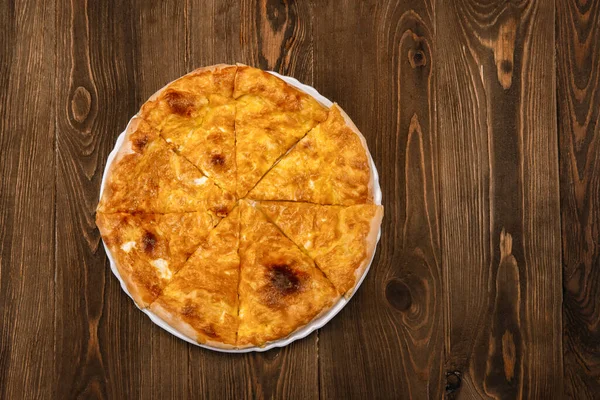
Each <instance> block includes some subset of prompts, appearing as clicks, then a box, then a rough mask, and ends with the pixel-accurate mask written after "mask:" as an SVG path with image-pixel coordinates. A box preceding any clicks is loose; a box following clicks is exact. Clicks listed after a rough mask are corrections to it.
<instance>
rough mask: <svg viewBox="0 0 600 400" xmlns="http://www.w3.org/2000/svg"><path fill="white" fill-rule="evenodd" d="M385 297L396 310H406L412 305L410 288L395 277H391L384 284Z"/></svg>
mask: <svg viewBox="0 0 600 400" xmlns="http://www.w3.org/2000/svg"><path fill="white" fill-rule="evenodd" d="M385 298H386V299H387V301H388V302H389V303H390V305H391V306H392V307H394V308H395V309H396V310H398V311H406V310H408V309H409V308H410V306H411V305H412V296H411V294H410V289H409V288H408V286H406V284H405V283H404V282H402V281H401V280H400V279H397V278H394V279H392V280H391V281H389V282H388V284H387V285H386V287H385Z"/></svg>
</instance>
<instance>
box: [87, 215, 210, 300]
mask: <svg viewBox="0 0 600 400" xmlns="http://www.w3.org/2000/svg"><path fill="white" fill-rule="evenodd" d="M214 223H215V221H214V220H213V218H212V217H211V216H210V215H209V214H208V213H204V212H200V213H180V214H178V213H171V214H164V215H163V214H141V213H138V214H127V213H114V214H103V213H97V214H96V225H97V226H98V228H99V229H100V233H101V234H102V238H103V239H104V242H105V243H106V246H107V247H108V248H109V249H110V252H111V254H112V256H113V258H114V260H115V264H116V266H117V269H118V271H119V275H120V276H121V279H122V280H123V282H125V285H126V287H127V289H128V291H129V293H130V294H131V296H132V297H133V299H134V301H135V302H136V304H137V305H138V306H139V307H140V308H144V307H146V306H147V305H148V304H150V303H151V302H152V301H153V300H154V299H155V298H156V297H157V296H158V295H159V294H160V293H161V291H162V290H163V288H164V287H165V286H166V284H167V283H168V282H169V281H170V280H171V278H172V277H173V275H175V274H176V273H177V272H178V271H179V269H180V268H181V267H182V266H183V264H184V263H185V261H186V260H187V259H188V257H189V256H190V255H191V254H192V253H193V252H194V250H196V248H197V247H198V245H199V244H200V242H201V241H202V240H203V239H204V238H205V237H206V236H207V235H208V233H209V232H210V231H211V230H212V228H213V226H214Z"/></svg>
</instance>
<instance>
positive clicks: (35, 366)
mask: <svg viewBox="0 0 600 400" xmlns="http://www.w3.org/2000/svg"><path fill="white" fill-rule="evenodd" d="M0 7H1V10H0V11H1V12H0V117H1V119H0V135H1V136H0V239H1V244H0V246H1V247H0V399H29V398H44V399H46V398H56V399H69V398H78V397H81V398H111V399H124V398H127V399H137V398H139V399H150V398H156V399H166V398H173V399H184V398H189V399H193V398H194V399H195V398H214V399H221V398H231V399H242V398H277V399H279V398H285V399H291V398H302V399H313V398H326V399H338V398H339V399H352V398H357V399H362V398H373V399H375V398H378V399H379V398H382V399H383V398H390V399H404V398H414V399H439V398H464V399H469V398H492V399H511V398H531V399H559V398H573V399H595V398H600V1H598V0H588V1H582V0H555V1H552V0H528V1H510V2H509V1H484V0H459V1H445V0H402V1H395V0H363V1H358V0H335V1H334V0H324V1H320V0H318V1H317V0H310V1H306V0H304V1H300V0H297V1H293V0H282V1H272V0H243V1H233V0H187V1H176V0H168V1H167V0H165V1H146V0H116V1H111V2H108V1H86V0H81V1H80V0H57V1H47V2H42V1H34V0H2V2H1V6H0ZM236 61H238V62H243V63H247V64H249V65H253V66H257V67H261V68H264V69H270V70H275V71H278V72H280V73H283V74H286V75H290V76H294V77H296V78H298V79H299V80H300V81H302V82H305V83H307V84H310V85H313V86H314V87H315V88H316V89H317V90H319V91H320V92H321V93H322V94H324V95H325V96H326V97H329V98H330V99H332V100H334V101H337V102H338V103H339V104H340V105H341V106H342V107H343V108H344V109H346V111H347V112H348V113H349V114H350V115H351V116H352V118H353V119H354V121H355V123H356V124H357V125H358V127H359V128H360V129H361V130H362V132H363V133H364V134H365V136H366V138H367V141H368V144H369V147H370V149H371V153H372V155H373V157H374V159H375V163H376V165H377V167H378V170H379V175H380V182H381V187H382V191H383V202H384V205H385V210H386V216H385V218H384V221H383V234H382V238H381V241H380V244H379V247H378V251H377V254H376V257H375V260H374V263H373V265H372V268H371V271H370V273H369V275H368V276H367V278H366V280H365V281H364V283H363V285H362V287H361V288H360V290H359V291H358V293H357V294H356V295H355V296H354V298H353V299H352V300H351V302H350V304H348V306H347V307H346V308H345V309H344V310H343V311H342V312H340V314H339V315H338V316H336V317H335V318H334V319H333V320H332V321H331V322H330V323H329V324H327V325H326V326H325V327H323V328H322V329H320V330H319V331H317V332H315V333H313V334H312V335H310V336H308V337H307V338H305V339H303V340H300V341H297V342H295V343H293V344H291V345H289V346H287V347H285V348H282V349H276V350H271V351H268V352H265V353H252V354H243V355H232V354H221V353H216V352H211V351H208V350H204V349H201V348H198V347H196V346H192V345H189V344H187V343H186V342H183V341H181V340H179V339H177V338H175V337H173V336H172V335H170V334H169V333H167V332H165V331H163V330H162V329H160V328H159V327H157V326H156V325H154V324H153V323H152V322H151V321H150V320H149V319H148V318H147V317H146V316H145V315H144V314H142V313H141V312H140V311H138V310H137V309H136V308H135V306H134V304H133V302H132V301H131V300H130V299H129V298H128V297H127V296H126V295H125V294H124V293H123V292H122V290H121V288H120V286H119V283H118V281H117V280H116V278H114V276H113V275H112V273H111V272H110V269H109V266H108V264H107V259H106V255H105V253H104V250H103V248H102V243H101V240H100V236H99V233H98V231H97V229H96V228H95V224H94V210H95V207H96V203H97V199H98V193H99V186H100V180H101V177H102V173H103V169H104V166H105V162H106V158H107V156H108V153H109V152H110V150H111V149H112V148H113V146H114V143H115V140H116V138H117V136H118V135H119V133H120V132H121V131H122V130H123V129H124V127H125V125H126V124H127V121H128V120H129V118H130V117H131V116H132V115H133V114H134V113H135V112H136V111H137V110H138V108H139V106H140V105H141V104H142V103H143V102H144V101H145V99H147V98H148V97H149V96H150V95H151V94H152V93H154V92H155V91H156V90H158V89H159V88H160V87H162V86H163V85H164V84H166V83H168V82H169V81H171V80H173V79H175V78H177V77H179V76H181V75H183V74H184V73H186V72H187V71H190V70H192V69H194V68H197V67H200V66H204V65H211V64H215V63H234V62H236Z"/></svg>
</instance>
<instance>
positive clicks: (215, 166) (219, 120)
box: [140, 64, 237, 193]
mask: <svg viewBox="0 0 600 400" xmlns="http://www.w3.org/2000/svg"><path fill="white" fill-rule="evenodd" d="M236 70H237V67H236V66H232V65H225V64H221V65H216V66H212V67H206V68H199V69H197V70H194V71H192V72H190V73H189V74H187V75H185V76H183V77H181V78H179V79H177V80H175V81H173V82H171V83H170V84H168V85H167V86H165V87H163V88H162V89H161V90H159V91H158V92H156V93H155V94H154V95H153V96H152V97H151V98H150V99H149V100H148V101H147V102H146V103H145V104H144V105H143V106H142V108H141V110H140V117H141V118H143V119H145V120H147V121H148V122H149V123H150V125H151V126H153V127H155V128H156V129H157V130H158V131H159V132H160V135H161V136H162V137H163V138H164V139H165V140H166V141H167V142H168V143H169V144H170V145H171V146H172V147H173V148H174V149H175V150H176V151H177V152H178V153H179V154H181V155H182V156H184V157H186V158H187V159H188V160H189V161H190V162H191V163H192V164H194V165H195V166H196V167H198V168H199V169H200V170H201V171H202V172H203V173H204V174H205V175H207V176H208V177H210V178H212V179H214V180H215V181H216V182H217V184H218V185H219V186H221V187H222V188H224V189H226V190H228V191H230V192H231V193H235V191H236V188H235V182H236V164H235V132H234V122H235V102H234V101H233V97H232V93H233V81H234V77H235V74H236Z"/></svg>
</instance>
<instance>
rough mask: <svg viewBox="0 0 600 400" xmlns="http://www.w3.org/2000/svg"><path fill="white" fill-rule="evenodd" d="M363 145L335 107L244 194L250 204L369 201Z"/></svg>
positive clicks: (370, 192)
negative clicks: (268, 201)
mask: <svg viewBox="0 0 600 400" xmlns="http://www.w3.org/2000/svg"><path fill="white" fill-rule="evenodd" d="M366 148H367V146H366V143H365V141H364V138H363V136H362V135H361V134H360V132H359V131H358V129H357V128H356V126H355V125H354V124H353V123H352V121H351V120H350V118H348V116H347V115H346V114H345V113H344V111H343V110H342V109H341V108H340V107H339V106H338V105H337V104H334V105H333V106H332V107H331V110H330V112H329V116H328V118H327V120H326V121H325V122H323V123H322V124H320V125H318V126H317V127H315V128H314V129H313V130H311V131H310V132H309V133H308V135H306V136H305V137H304V138H303V139H302V140H300V141H299V142H298V144H297V145H296V146H295V147H294V148H293V149H292V150H291V151H290V152H289V153H288V154H286V155H285V156H284V157H283V158H282V159H281V161H279V163H277V164H276V165H275V166H274V167H273V168H272V169H271V170H270V171H269V172H268V173H267V174H266V175H265V176H264V177H263V179H261V181H260V182H259V183H258V185H256V187H255V188H254V189H253V190H252V191H251V192H250V193H249V194H248V198H251V199H255V200H291V201H306V202H311V203H318V204H335V205H352V204H363V203H372V202H373V182H372V178H371V168H370V162H369V158H368V156H367V152H366V150H365V149H366Z"/></svg>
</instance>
